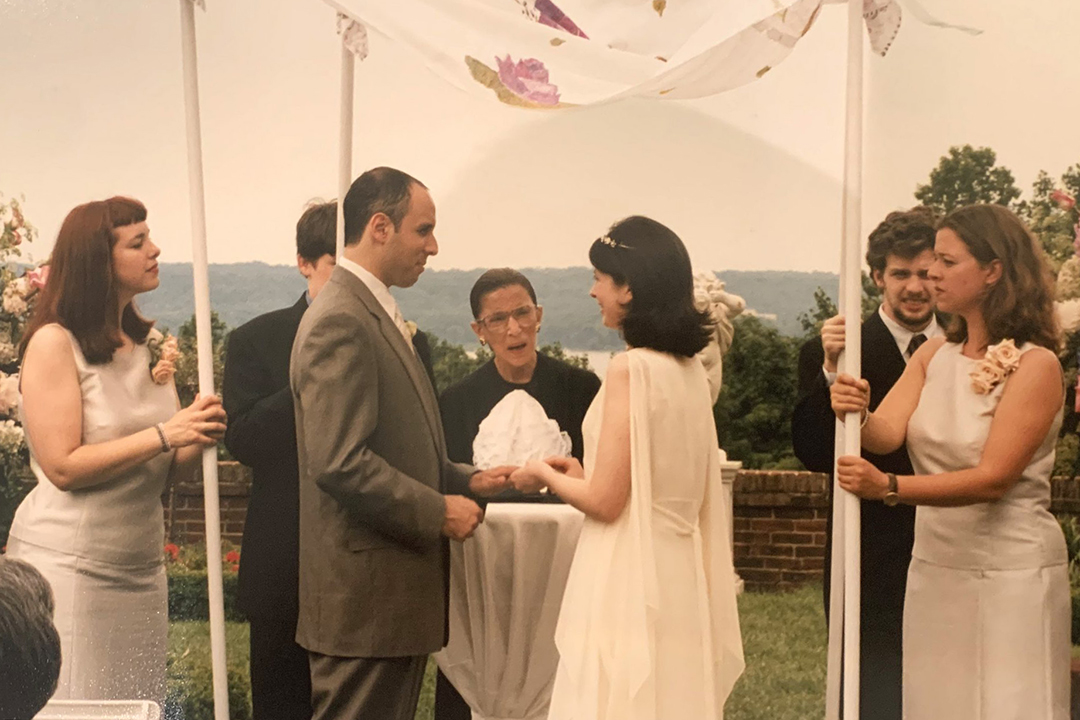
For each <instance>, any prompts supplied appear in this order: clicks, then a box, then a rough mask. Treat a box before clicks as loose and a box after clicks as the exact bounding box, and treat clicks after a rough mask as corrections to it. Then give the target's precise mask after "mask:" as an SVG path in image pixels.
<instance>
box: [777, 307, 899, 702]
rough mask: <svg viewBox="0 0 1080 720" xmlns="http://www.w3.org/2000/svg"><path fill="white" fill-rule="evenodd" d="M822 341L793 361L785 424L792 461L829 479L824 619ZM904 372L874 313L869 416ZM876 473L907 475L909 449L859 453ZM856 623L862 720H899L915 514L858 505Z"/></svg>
mask: <svg viewBox="0 0 1080 720" xmlns="http://www.w3.org/2000/svg"><path fill="white" fill-rule="evenodd" d="M824 362H825V351H824V349H823V348H822V346H821V339H820V338H813V339H811V340H809V341H807V342H806V344H805V345H803V347H802V350H801V352H800V353H799V397H798V401H797V403H796V405H795V412H794V415H793V417H792V420H791V431H792V441H793V444H794V448H795V455H796V457H798V458H799V460H801V461H802V463H803V465H805V466H806V468H807V469H808V470H813V471H815V472H823V473H828V474H829V479H830V484H829V488H830V503H829V511H828V527H829V531H828V534H827V536H826V537H827V540H826V546H825V612H826V615H827V614H828V611H829V581H830V562H831V559H832V501H831V498H832V482H831V481H832V471H833V448H834V444H833V443H834V436H835V428H836V415H835V414H834V413H833V411H832V405H831V401H830V397H829V386H828V382H827V380H826V378H825V373H824V372H823V370H822V365H823V364H824ZM906 366H907V364H906V363H905V361H904V357H903V355H901V354H900V349H899V348H898V347H897V345H896V340H895V339H894V338H893V335H892V333H890V332H889V329H888V328H887V327H886V326H885V323H884V321H883V320H882V319H881V316H880V314H879V312H878V311H875V312H874V313H873V314H872V315H871V316H870V317H869V318H867V320H866V321H865V322H864V323H863V326H862V376H863V377H864V378H865V379H866V380H867V381H868V382H869V383H870V410H871V411H873V410H875V409H876V408H877V406H878V405H879V404H880V403H881V401H882V400H883V399H884V398H885V395H886V394H888V392H889V390H890V389H892V386H893V385H894V384H895V383H896V381H897V380H899V379H900V376H901V375H902V374H903V372H904V368H905V367H906ZM862 455H863V457H864V458H866V459H867V460H869V461H870V462H871V463H873V464H874V466H875V467H877V468H878V469H880V470H883V471H885V472H891V473H896V474H897V475H912V474H914V471H913V470H912V468H911V460H910V459H909V458H908V453H907V447H906V446H902V447H901V448H900V449H899V450H897V451H896V452H893V453H890V454H888V455H874V454H872V453H868V452H866V451H863V453H862ZM861 507H862V543H861V546H862V621H861V623H860V627H861V642H860V655H861V658H860V662H861V666H860V683H859V686H860V693H859V694H860V714H861V716H862V717H864V718H874V719H875V720H900V718H901V697H902V696H901V674H902V669H903V665H902V657H903V656H902V654H901V642H902V638H903V621H904V592H905V589H906V588H907V571H908V564H909V563H910V562H911V547H912V543H913V542H914V539H915V508H914V507H913V506H910V505H897V506H896V507H891V508H890V507H886V506H885V505H884V503H882V502H881V501H880V500H862V501H861Z"/></svg>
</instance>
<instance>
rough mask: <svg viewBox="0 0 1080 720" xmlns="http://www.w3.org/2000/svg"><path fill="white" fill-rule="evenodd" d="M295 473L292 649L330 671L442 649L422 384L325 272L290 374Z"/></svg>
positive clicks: (438, 430) (439, 433)
mask: <svg viewBox="0 0 1080 720" xmlns="http://www.w3.org/2000/svg"><path fill="white" fill-rule="evenodd" d="M289 375H290V385H291V387H292V393H293V400H294V407H295V414H296V433H297V449H298V452H299V463H300V616H299V622H298V625H297V632H296V640H297V642H298V643H299V644H300V645H301V646H303V647H304V648H306V649H308V650H310V651H313V652H316V653H320V654H323V655H332V656H337V657H400V656H408V655H426V654H428V653H431V652H434V651H437V650H438V649H439V648H441V647H442V646H443V644H444V643H445V639H446V602H447V598H446V586H447V577H446V573H447V566H446V562H445V553H446V551H447V546H446V540H445V539H444V538H443V536H442V534H441V531H442V526H443V522H444V519H445V504H444V500H443V493H446V494H466V493H467V486H468V477H469V475H470V474H471V473H472V471H473V469H472V468H471V467H470V466H467V465H459V464H456V463H451V462H450V461H448V460H447V457H446V444H445V440H444V437H443V430H442V424H441V420H440V416H439V408H438V402H437V400H436V396H435V391H434V389H433V388H432V387H431V382H430V380H429V379H428V376H427V374H426V373H425V371H424V368H423V366H422V365H421V364H420V361H419V360H418V359H417V357H416V355H415V353H414V352H413V350H412V348H410V347H409V345H408V343H407V341H406V340H405V338H404V337H403V336H402V334H401V332H399V331H398V329H397V326H396V325H395V324H394V322H393V320H391V318H390V317H389V315H387V313H386V311H385V310H384V309H383V307H382V306H381V305H380V304H379V302H378V300H376V299H375V296H374V295H373V294H372V293H371V291H370V290H369V289H368V287H367V286H366V285H365V284H364V283H363V281H361V280H360V279H359V278H358V277H356V275H354V274H353V273H351V272H349V271H348V270H346V269H344V268H342V267H340V266H339V267H337V268H335V269H334V272H333V274H332V275H331V277H330V280H329V281H328V282H327V284H326V285H325V286H324V287H323V289H322V291H321V292H320V293H319V295H318V296H317V297H316V299H315V301H314V302H313V303H312V304H311V307H310V308H309V309H308V311H307V312H306V313H305V314H304V318H303V320H302V321H301V323H300V328H299V330H298V331H297V333H296V340H295V342H294V344H293V350H292V359H291V365H290V370H289Z"/></svg>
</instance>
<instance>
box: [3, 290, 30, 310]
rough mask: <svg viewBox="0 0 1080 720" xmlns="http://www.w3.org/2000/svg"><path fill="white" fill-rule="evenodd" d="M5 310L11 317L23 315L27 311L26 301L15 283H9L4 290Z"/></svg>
mask: <svg viewBox="0 0 1080 720" xmlns="http://www.w3.org/2000/svg"><path fill="white" fill-rule="evenodd" d="M2 304H3V308H4V312H6V313H8V314H9V315H23V314H25V313H26V311H27V309H28V308H27V305H26V300H24V299H23V296H22V295H21V294H20V293H19V288H18V286H17V285H16V284H15V283H13V282H12V283H8V285H7V287H5V288H4V296H3V301H2Z"/></svg>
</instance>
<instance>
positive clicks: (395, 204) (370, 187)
mask: <svg viewBox="0 0 1080 720" xmlns="http://www.w3.org/2000/svg"><path fill="white" fill-rule="evenodd" d="M413 185H419V186H420V187H422V188H424V189H427V185H425V184H424V183H422V182H420V181H419V180H417V179H416V178H414V177H413V176H412V175H409V174H408V173H404V172H402V171H401V170H397V169H395V168H392V167H377V168H373V169H371V170H368V171H367V172H365V173H364V174H363V175H361V176H360V177H358V178H356V180H354V181H353V184H352V186H351V187H349V192H348V193H346V194H345V210H344V215H345V244H346V245H355V244H357V243H358V242H360V238H361V237H362V236H363V235H364V228H366V227H367V225H368V223H369V222H371V218H372V217H373V216H374V215H375V213H382V214H384V215H386V216H387V217H388V218H390V222H392V223H393V224H394V229H395V230H396V229H397V228H398V226H399V225H401V221H402V220H404V219H405V216H406V215H407V214H408V213H409V199H410V198H411V197H412V188H413Z"/></svg>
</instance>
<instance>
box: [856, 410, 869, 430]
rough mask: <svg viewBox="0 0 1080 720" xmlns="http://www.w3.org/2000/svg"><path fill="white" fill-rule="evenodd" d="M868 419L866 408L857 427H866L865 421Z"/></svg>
mask: <svg viewBox="0 0 1080 720" xmlns="http://www.w3.org/2000/svg"><path fill="white" fill-rule="evenodd" d="M869 419H870V411H869V410H867V411H866V414H865V415H863V419H862V422H861V423H859V428H860V429H862V428H864V427H866V421H867V420H869Z"/></svg>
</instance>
